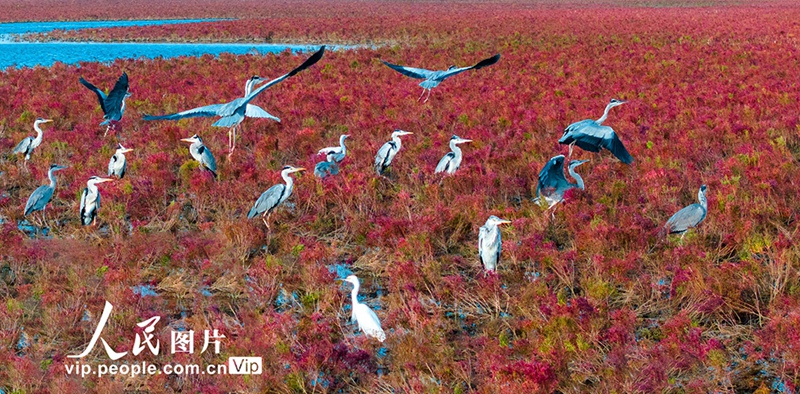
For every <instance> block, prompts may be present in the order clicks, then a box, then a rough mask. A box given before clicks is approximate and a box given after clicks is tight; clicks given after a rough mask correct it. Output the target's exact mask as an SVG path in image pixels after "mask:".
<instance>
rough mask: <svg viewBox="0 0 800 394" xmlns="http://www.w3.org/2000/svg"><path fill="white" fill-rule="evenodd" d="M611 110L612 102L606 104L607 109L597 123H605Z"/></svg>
mask: <svg viewBox="0 0 800 394" xmlns="http://www.w3.org/2000/svg"><path fill="white" fill-rule="evenodd" d="M610 110H611V103H608V105H606V110H605V111H603V116H601V117H600V119H597V120H596V121H595V122H597V124H603V122H605V121H606V118H608V111H610Z"/></svg>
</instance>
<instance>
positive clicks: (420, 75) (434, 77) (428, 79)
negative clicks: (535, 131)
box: [382, 53, 500, 102]
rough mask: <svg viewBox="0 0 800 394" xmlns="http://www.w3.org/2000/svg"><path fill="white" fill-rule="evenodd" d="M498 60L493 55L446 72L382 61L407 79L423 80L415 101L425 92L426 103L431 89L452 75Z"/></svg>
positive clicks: (451, 67) (454, 67)
mask: <svg viewBox="0 0 800 394" xmlns="http://www.w3.org/2000/svg"><path fill="white" fill-rule="evenodd" d="M498 60H500V54H499V53H498V54H497V55H494V56H492V57H490V58H488V59H483V60H481V61H480V62H478V63H475V64H473V65H471V66H467V67H456V66H450V68H448V69H447V70H426V69H424V68H415V67H408V66H400V65H397V64H392V63H389V62H387V61H383V60H382V62H383V64H385V65H386V66H387V67H389V68H391V69H392V70H395V71H397V72H399V73H400V74H403V75H405V76H407V77H411V78H416V79H424V81H422V82H420V84H419V86H422V94H420V95H419V98H418V99H417V101H419V100H421V99H422V96H423V95H424V94H425V91H427V92H428V97H426V98H425V101H423V102H427V101H428V99H429V98H431V89H433V88H435V87H437V86H439V84H440V83H441V82H442V81H444V80H445V79H447V78H450V77H452V76H453V75H457V74H461V73H463V72H464V71H467V70H478V69H481V68H484V67H487V66H491V65H492V64H495V63H497V61H498Z"/></svg>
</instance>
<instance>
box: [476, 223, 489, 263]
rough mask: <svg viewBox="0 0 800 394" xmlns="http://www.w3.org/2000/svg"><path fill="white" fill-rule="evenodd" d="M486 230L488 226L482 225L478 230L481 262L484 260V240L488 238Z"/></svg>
mask: <svg viewBox="0 0 800 394" xmlns="http://www.w3.org/2000/svg"><path fill="white" fill-rule="evenodd" d="M486 232H487V230H486V226H481V229H480V231H478V255H479V256H480V257H481V262H483V255H482V254H483V240H484V239H486Z"/></svg>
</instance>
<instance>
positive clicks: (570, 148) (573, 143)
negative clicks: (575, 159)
mask: <svg viewBox="0 0 800 394" xmlns="http://www.w3.org/2000/svg"><path fill="white" fill-rule="evenodd" d="M574 146H575V141H572V143H571V144H569V155H568V156H567V160H569V159H570V158H571V157H572V148H573V147H574Z"/></svg>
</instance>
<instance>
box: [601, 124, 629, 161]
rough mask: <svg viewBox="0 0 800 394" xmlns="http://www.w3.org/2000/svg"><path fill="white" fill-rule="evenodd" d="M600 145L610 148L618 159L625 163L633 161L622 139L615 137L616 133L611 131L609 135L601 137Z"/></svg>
mask: <svg viewBox="0 0 800 394" xmlns="http://www.w3.org/2000/svg"><path fill="white" fill-rule="evenodd" d="M602 146H603V147H604V148H606V149H608V150H610V151H611V153H613V154H614V156H616V158H617V159H619V161H621V162H623V163H625V164H631V163H632V162H633V157H632V156H631V154H630V153H628V150H627V149H625V145H623V144H622V141H620V139H619V137H617V133H615V132H613V131H612V132H611V135H610V136H609V137H607V138H604V139H603V141H602Z"/></svg>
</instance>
